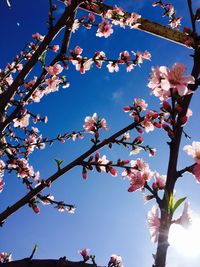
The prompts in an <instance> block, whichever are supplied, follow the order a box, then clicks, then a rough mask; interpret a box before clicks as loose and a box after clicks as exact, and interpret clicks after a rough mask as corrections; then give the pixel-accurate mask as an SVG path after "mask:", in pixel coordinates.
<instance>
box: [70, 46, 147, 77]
mask: <svg viewBox="0 0 200 267" xmlns="http://www.w3.org/2000/svg"><path fill="white" fill-rule="evenodd" d="M82 52H83V49H82V48H81V47H79V46H76V47H75V49H74V50H70V54H71V57H67V58H66V60H67V61H69V62H71V63H72V64H73V65H74V66H75V68H76V70H77V71H80V73H81V74H84V73H85V72H86V71H89V70H90V69H91V67H92V65H93V64H95V65H96V66H97V67H98V68H101V67H102V65H103V62H105V61H106V62H108V64H107V65H106V67H107V68H108V71H109V72H110V73H113V72H118V71H119V65H126V71H127V72H130V71H131V70H132V69H133V68H134V67H135V66H140V64H142V63H143V61H144V60H150V59H151V54H150V53H149V52H148V51H145V52H143V53H142V52H140V51H137V52H133V51H132V54H133V55H134V57H135V58H133V59H131V54H130V53H129V52H128V51H123V52H121V53H120V54H119V58H118V59H115V60H111V59H108V58H107V57H106V55H105V53H104V52H103V51H97V52H95V54H94V56H93V58H87V57H82V55H81V54H82Z"/></svg>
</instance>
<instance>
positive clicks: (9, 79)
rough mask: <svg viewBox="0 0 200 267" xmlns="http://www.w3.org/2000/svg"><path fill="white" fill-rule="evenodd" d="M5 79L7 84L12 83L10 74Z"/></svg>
mask: <svg viewBox="0 0 200 267" xmlns="http://www.w3.org/2000/svg"><path fill="white" fill-rule="evenodd" d="M5 80H6V82H7V83H8V85H9V86H10V85H11V84H12V83H13V77H12V75H11V74H10V75H9V76H8V77H6V79H5Z"/></svg>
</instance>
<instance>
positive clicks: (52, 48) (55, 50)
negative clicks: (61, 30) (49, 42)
mask: <svg viewBox="0 0 200 267" xmlns="http://www.w3.org/2000/svg"><path fill="white" fill-rule="evenodd" d="M59 48H60V47H59V45H53V46H52V47H51V50H52V51H53V52H58V50H59Z"/></svg>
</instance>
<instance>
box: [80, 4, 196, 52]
mask: <svg viewBox="0 0 200 267" xmlns="http://www.w3.org/2000/svg"><path fill="white" fill-rule="evenodd" d="M80 8H82V9H84V10H86V11H90V12H93V13H95V14H97V15H100V14H102V12H103V11H105V12H106V11H107V10H109V9H112V7H111V6H108V5H106V4H99V6H97V7H96V9H95V11H94V10H92V9H89V7H88V5H84V4H82V5H81V6H80ZM130 15H131V14H130V13H128V12H126V16H127V17H129V16H130ZM138 22H139V23H140V24H141V25H140V26H139V27H138V28H137V29H138V30H141V31H144V32H146V33H149V34H153V35H155V36H157V37H160V38H164V39H167V40H168V41H172V42H175V43H177V44H180V45H184V46H186V42H189V43H191V46H192V47H194V43H195V40H194V38H193V37H191V36H189V35H186V34H185V33H183V32H180V31H177V30H173V29H171V28H169V27H166V26H163V25H161V24H159V23H156V22H153V21H151V20H148V19H146V18H141V19H140V20H139V21H138ZM199 44H200V43H198V45H199Z"/></svg>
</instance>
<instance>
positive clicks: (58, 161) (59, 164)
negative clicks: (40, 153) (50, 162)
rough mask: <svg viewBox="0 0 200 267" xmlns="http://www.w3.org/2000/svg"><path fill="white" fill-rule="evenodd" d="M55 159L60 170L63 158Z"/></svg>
mask: <svg viewBox="0 0 200 267" xmlns="http://www.w3.org/2000/svg"><path fill="white" fill-rule="evenodd" d="M54 160H55V162H56V164H57V167H58V170H60V166H61V164H62V163H63V160H61V159H54Z"/></svg>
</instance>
